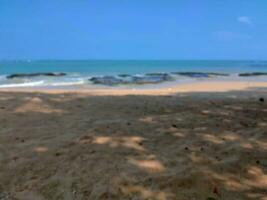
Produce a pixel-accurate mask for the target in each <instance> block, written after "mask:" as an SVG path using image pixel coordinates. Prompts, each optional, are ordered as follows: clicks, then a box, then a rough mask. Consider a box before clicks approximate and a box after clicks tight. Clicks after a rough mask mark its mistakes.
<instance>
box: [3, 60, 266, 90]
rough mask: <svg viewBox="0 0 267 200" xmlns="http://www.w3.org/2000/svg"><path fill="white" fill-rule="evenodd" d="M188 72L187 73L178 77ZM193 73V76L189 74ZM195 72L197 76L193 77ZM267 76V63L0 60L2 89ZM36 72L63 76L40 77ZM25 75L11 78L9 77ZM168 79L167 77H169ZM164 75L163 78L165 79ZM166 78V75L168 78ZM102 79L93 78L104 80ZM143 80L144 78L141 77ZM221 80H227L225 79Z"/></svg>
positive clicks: (228, 61)
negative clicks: (219, 74) (219, 75)
mask: <svg viewBox="0 0 267 200" xmlns="http://www.w3.org/2000/svg"><path fill="white" fill-rule="evenodd" d="M180 72H188V73H187V74H179V73H180ZM189 72H190V73H189ZM192 72H194V73H195V74H191V73H192ZM252 72H261V73H267V61H257V60H247V61H235V60H16V61H10V60H8V61H4V60H2V61H0V87H1V88H9V87H42V86H43V87H57V86H72V85H73V86H79V85H80V86H87V85H88V86H89V85H90V86H92V85H105V86H118V85H123V84H127V85H136V84H139V85H145V84H154V83H162V82H165V81H166V82H171V81H188V80H196V79H197V80H198V79H205V78H215V77H218V76H217V75H216V74H205V73H222V74H228V75H229V76H228V77H231V78H234V77H235V78H238V77H239V78H242V80H243V79H251V77H254V79H256V80H257V79H260V80H263V81H267V78H266V77H267V76H265V74H261V75H262V76H244V77H240V76H238V75H239V74H240V73H252ZM37 73H64V75H63V74H62V76H57V74H52V75H51V74H50V75H49V74H48V75H47V74H37ZM12 74H13V75H14V74H17V75H19V74H20V75H21V74H22V75H23V76H14V77H12V78H10V77H9V78H8V76H10V75H12ZM166 74H167V75H169V76H167V75H166ZM163 75H164V76H163ZM165 75H166V76H165ZM105 76H107V78H106V79H105V80H103V79H92V78H101V77H105ZM142 77H143V78H142ZM222 78H225V76H223V77H222Z"/></svg>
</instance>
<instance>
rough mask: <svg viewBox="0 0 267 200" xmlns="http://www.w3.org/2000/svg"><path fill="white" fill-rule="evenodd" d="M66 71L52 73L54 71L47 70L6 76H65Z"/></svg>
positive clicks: (11, 77)
mask: <svg viewBox="0 0 267 200" xmlns="http://www.w3.org/2000/svg"><path fill="white" fill-rule="evenodd" d="M65 75H66V73H54V72H48V73H32V74H11V75H9V76H7V78H8V79H13V78H31V77H36V76H65Z"/></svg>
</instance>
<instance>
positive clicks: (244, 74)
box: [239, 72, 267, 77]
mask: <svg viewBox="0 0 267 200" xmlns="http://www.w3.org/2000/svg"><path fill="white" fill-rule="evenodd" d="M239 76H243V77H247V76H267V73H266V72H252V73H241V74H239Z"/></svg>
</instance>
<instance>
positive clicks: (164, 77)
mask: <svg viewBox="0 0 267 200" xmlns="http://www.w3.org/2000/svg"><path fill="white" fill-rule="evenodd" d="M171 80H173V78H172V77H171V76H170V75H169V74H166V73H162V74H161V73H150V74H146V75H145V76H133V78H132V82H133V83H136V84H148V83H162V82H164V81H171Z"/></svg>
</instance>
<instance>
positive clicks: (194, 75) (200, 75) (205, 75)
mask: <svg viewBox="0 0 267 200" xmlns="http://www.w3.org/2000/svg"><path fill="white" fill-rule="evenodd" d="M172 74H176V75H180V76H188V77H191V78H209V77H212V76H229V74H222V73H205V72H173V73H172Z"/></svg>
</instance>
